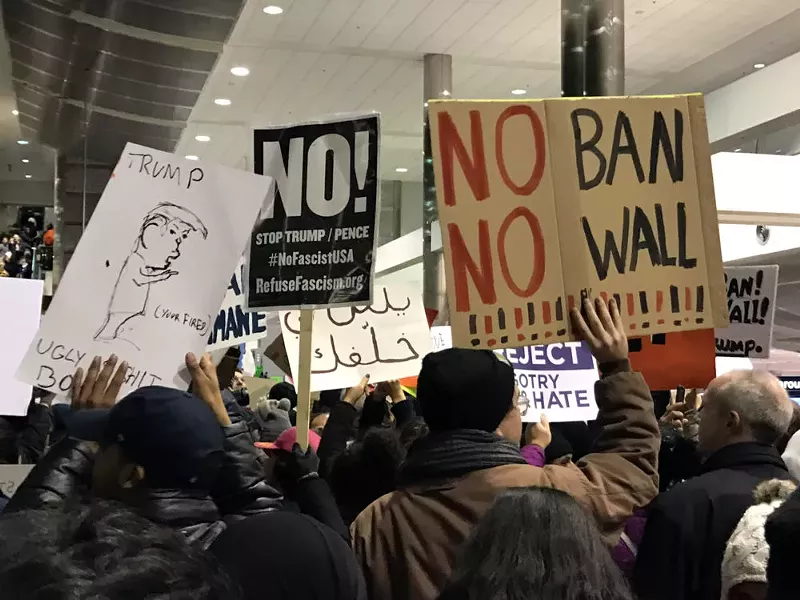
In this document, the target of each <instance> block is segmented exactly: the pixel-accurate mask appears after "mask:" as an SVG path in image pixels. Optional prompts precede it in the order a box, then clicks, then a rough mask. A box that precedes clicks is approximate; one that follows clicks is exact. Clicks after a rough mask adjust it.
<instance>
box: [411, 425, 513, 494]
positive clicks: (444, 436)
mask: <svg viewBox="0 0 800 600" xmlns="http://www.w3.org/2000/svg"><path fill="white" fill-rule="evenodd" d="M514 464H517V465H525V464H527V463H526V462H525V459H524V458H522V455H521V454H520V451H519V446H518V445H515V444H512V443H511V442H509V441H507V440H505V439H503V438H502V437H500V436H499V435H497V434H496V433H490V432H486V431H479V430H476V429H457V430H454V431H440V432H431V433H429V434H428V435H426V436H424V437H421V438H419V439H418V440H417V441H415V442H414V443H413V444H412V445H411V448H409V450H408V455H407V456H406V459H405V461H404V462H403V464H402V465H400V473H399V476H398V480H399V485H400V486H408V485H414V484H417V483H420V482H423V481H427V480H433V479H453V478H459V477H463V476H464V475H466V474H468V473H471V472H473V471H479V470H482V469H491V468H493V467H500V466H503V465H514Z"/></svg>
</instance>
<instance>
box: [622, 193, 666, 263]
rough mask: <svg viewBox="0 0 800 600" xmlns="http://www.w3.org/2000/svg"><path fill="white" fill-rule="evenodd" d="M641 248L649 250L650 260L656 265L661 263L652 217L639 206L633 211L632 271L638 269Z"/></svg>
mask: <svg viewBox="0 0 800 600" xmlns="http://www.w3.org/2000/svg"><path fill="white" fill-rule="evenodd" d="M640 250H647V252H648V253H649V254H650V262H651V263H652V264H653V266H654V267H655V266H658V265H660V264H661V255H660V254H659V251H658V243H657V242H656V236H655V235H654V234H653V227H652V226H651V225H650V219H648V218H647V215H646V214H645V212H644V211H643V210H642V209H641V208H639V207H638V206H637V207H636V210H635V212H634V213H633V249H632V250H631V262H630V267H629V268H630V270H631V271H635V270H636V265H637V264H638V263H639V251H640Z"/></svg>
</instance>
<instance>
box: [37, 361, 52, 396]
mask: <svg viewBox="0 0 800 600" xmlns="http://www.w3.org/2000/svg"><path fill="white" fill-rule="evenodd" d="M55 374H56V372H55V371H54V370H53V369H52V368H51V367H49V366H47V365H41V366H40V367H39V373H38V374H37V375H36V387H40V388H44V389H46V390H49V389H50V388H51V387H53V386H54V385H55V384H56V378H55V377H54V375H55ZM44 375H47V377H48V378H49V380H50V381H48V382H46V383H45V381H44V380H43V379H42V377H43V376H44Z"/></svg>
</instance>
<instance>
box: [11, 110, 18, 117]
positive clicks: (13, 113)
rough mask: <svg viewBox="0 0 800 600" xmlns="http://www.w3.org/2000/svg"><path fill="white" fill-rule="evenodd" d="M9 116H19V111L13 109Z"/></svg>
mask: <svg viewBox="0 0 800 600" xmlns="http://www.w3.org/2000/svg"><path fill="white" fill-rule="evenodd" d="M11 114H12V115H14V116H15V117H16V116H17V115H18V114H19V111H18V110H17V109H16V108H15V109H14V110H12V111H11Z"/></svg>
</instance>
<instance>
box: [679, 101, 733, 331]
mask: <svg viewBox="0 0 800 600" xmlns="http://www.w3.org/2000/svg"><path fill="white" fill-rule="evenodd" d="M686 102H687V105H688V107H689V126H690V131H691V136H692V143H693V150H694V163H695V172H696V176H697V190H698V192H699V194H698V196H699V200H700V219H701V223H700V227H701V229H702V232H703V247H704V250H705V258H706V276H707V278H708V287H709V294H708V297H709V308H710V309H711V321H712V322H711V323H710V324H709V326H710V327H712V326H713V327H725V326H726V325H728V296H727V293H726V291H725V276H724V271H723V268H722V246H721V245H720V241H719V220H718V218H717V200H716V196H715V194H714V177H713V175H712V171H711V145H710V143H709V141H708V125H707V123H706V107H705V100H704V98H703V96H702V95H701V94H690V95H687V96H686Z"/></svg>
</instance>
